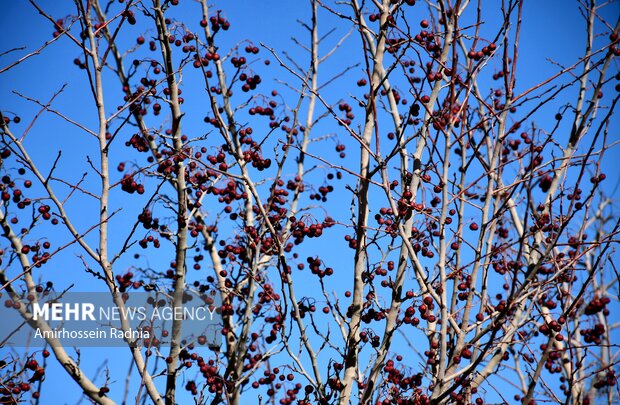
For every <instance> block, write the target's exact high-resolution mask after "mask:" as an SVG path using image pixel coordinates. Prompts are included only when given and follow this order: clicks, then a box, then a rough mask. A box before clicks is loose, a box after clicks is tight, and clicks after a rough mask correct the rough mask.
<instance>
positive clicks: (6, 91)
mask: <svg viewBox="0 0 620 405" xmlns="http://www.w3.org/2000/svg"><path fill="white" fill-rule="evenodd" d="M190 3H191V6H189V7H184V8H183V11H182V12H181V11H175V12H176V13H177V17H178V18H179V19H180V20H183V21H187V22H188V24H190V25H193V28H194V29H196V28H197V22H198V21H199V19H200V9H199V6H198V4H194V3H193V2H190ZM488 3H489V4H488V5H486V3H485V5H484V7H485V8H484V10H485V11H484V13H485V15H486V21H488V24H485V25H483V27H482V33H483V34H484V32H485V30H486V29H490V28H492V27H494V26H495V24H494V22H496V19H497V14H496V10H494V9H493V7H494V6H493V4H495V3H493V2H492V1H489V2H488ZM567 3H569V2H567V1H566V0H543V1H526V2H525V6H524V19H523V27H522V37H521V40H520V46H521V48H520V52H519V64H518V71H519V74H518V81H517V92H519V91H522V90H524V89H527V88H529V87H530V86H532V85H534V84H536V83H538V82H540V81H541V80H544V79H545V78H547V77H549V76H551V75H553V74H554V73H555V72H557V70H558V66H556V65H554V64H552V63H550V62H549V60H553V61H555V62H557V63H559V64H562V65H570V64H572V63H574V62H575V61H576V59H577V57H578V55H579V54H580V52H582V49H583V47H584V40H583V27H584V23H583V19H582V17H581V16H580V15H579V14H578V12H577V10H576V8H575V7H572V4H571V7H569V6H567ZM41 6H42V7H43V8H44V9H45V10H46V11H47V12H49V13H50V14H51V15H53V16H54V18H62V17H65V16H67V15H69V14H71V13H72V12H73V6H72V2H70V1H52V2H49V1H48V2H41ZM217 8H221V9H223V10H224V14H225V15H226V17H227V18H228V19H229V20H230V21H231V24H232V26H231V29H230V31H229V32H228V33H227V35H225V36H224V37H223V41H224V42H223V47H227V46H228V47H229V46H232V45H234V44H235V42H236V41H239V40H241V39H244V38H251V39H252V42H253V43H254V44H256V45H258V44H259V43H264V44H266V45H268V46H269V47H273V48H274V49H275V50H277V51H278V52H280V53H281V52H283V51H287V52H289V53H290V54H291V55H293V56H294V57H296V58H301V57H302V55H303V53H302V52H301V51H300V50H299V48H298V47H297V46H296V45H294V44H293V42H292V41H291V39H290V38H291V37H292V36H300V37H301V38H302V39H303V38H304V35H305V33H304V32H303V31H302V30H301V29H300V28H299V27H300V26H299V25H298V24H296V23H295V20H297V19H302V20H307V18H308V10H309V8H308V2H306V1H274V0H265V1H261V2H260V6H258V7H257V2H255V1H249V0H238V1H231V2H222V3H221V4H218V6H217ZM188 10H192V11H188ZM423 10H424V9H423V8H420V7H415V8H414V9H412V11H410V13H411V19H412V21H417V20H419V19H422V18H424V16H427V15H428V13H427V12H426V11H423ZM605 10H607V11H606V13H604V14H605V15H606V16H608V18H609V19H610V20H615V19H616V18H617V16H618V13H619V10H620V7H619V3H618V2H615V3H614V4H612V5H609V6H607V7H606V9H605ZM408 12H409V11H408ZM183 13H184V14H183ZM418 14H419V15H418ZM320 21H321V23H320V24H321V26H322V29H324V30H329V29H331V28H335V32H334V33H333V34H332V36H331V37H330V38H329V39H328V40H327V41H326V45H325V46H324V47H322V48H321V51H323V52H325V51H327V49H328V46H327V45H328V44H333V43H335V42H336V41H337V40H338V39H339V38H340V37H341V36H342V35H345V34H346V33H347V31H348V27H345V26H344V25H343V23H342V22H341V21H340V20H338V19H337V18H335V17H333V16H329V15H327V13H325V12H323V13H322V14H321V20H320ZM0 24H1V25H2V27H3V31H4V33H5V34H4V38H3V41H2V45H1V49H0V51H4V50H7V49H11V48H15V47H21V46H26V49H25V50H23V51H19V52H17V53H14V54H9V55H6V56H2V57H0V68H1V67H3V66H5V65H6V64H7V63H9V61H12V60H13V58H15V55H17V54H20V55H21V54H23V53H25V52H29V51H33V50H35V49H36V48H37V46H38V45H39V44H42V43H43V42H45V41H48V40H50V39H51V34H52V32H53V27H52V25H51V24H50V23H49V22H48V21H46V20H45V19H44V18H43V17H42V16H40V15H37V13H36V11H35V10H34V9H33V7H32V6H31V5H30V4H29V3H28V2H19V1H12V2H8V3H7V4H4V5H3V13H2V15H0ZM487 25H488V27H487ZM142 27H143V26H142ZM142 27H141V26H140V24H138V25H136V26H135V27H129V30H130V32H131V34H130V37H131V38H130V41H128V43H127V45H128V46H129V44H133V42H132V41H133V37H137V36H138V35H142V34H146V35H149V32H148V31H140V30H141V29H143V28H142ZM151 34H152V32H151ZM355 35H356V34H354V35H353V36H352V37H351V41H349V42H347V44H346V45H345V46H344V47H343V48H342V49H341V50H340V51H339V54H338V56H335V57H334V58H333V59H332V60H331V61H330V62H328V63H327V64H326V65H325V68H324V70H322V74H324V76H323V77H329V76H330V75H333V74H335V73H337V72H339V71H341V70H342V68H343V67H344V66H345V63H348V61H349V60H360V58H359V52H360V51H359V49H358V47H356V45H357V44H358V42H357V38H356V36H355ZM265 54H266V51H264V50H262V51H261V56H263V57H267V56H266V55H265ZM76 57H80V54H79V51H78V50H77V49H76V48H75V47H74V46H72V45H71V44H70V43H69V41H68V40H67V39H66V38H63V39H61V40H60V41H57V42H56V43H55V44H53V45H51V46H50V47H48V48H46V49H45V50H44V51H43V52H42V54H41V55H38V56H36V57H33V58H31V59H29V60H27V61H26V62H24V63H23V64H22V65H20V66H19V67H17V68H15V69H13V70H11V71H9V72H7V73H4V74H2V75H1V76H0V104H1V106H0V108H2V110H3V111H13V112H15V113H19V115H20V116H22V122H24V121H25V122H29V120H30V119H32V117H33V116H34V115H35V114H36V113H37V111H38V109H39V108H38V107H37V106H35V105H33V104H32V103H31V102H29V101H26V100H24V99H23V98H20V97H18V96H17V95H15V94H13V93H12V91H17V92H19V93H21V94H23V95H26V96H28V97H31V98H34V99H40V100H44V101H46V100H48V99H49V98H50V97H51V95H52V94H53V93H54V92H55V91H57V90H59V89H60V87H61V86H62V84H63V83H68V86H67V88H66V90H65V91H64V92H63V94H61V95H60V96H59V97H58V99H57V101H56V102H55V103H54V105H53V106H54V108H55V109H57V110H58V111H61V112H66V113H67V114H68V116H69V117H71V118H72V119H76V120H77V121H79V122H80V123H82V124H83V125H86V126H89V127H90V128H96V114H95V111H94V106H93V105H92V103H88V101H85V100H88V97H89V94H88V91H89V90H88V88H87V82H86V79H85V77H84V75H83V74H82V71H80V70H79V69H77V68H76V67H75V66H74V65H73V59H74V58H76ZM82 59H83V57H82ZM268 59H270V60H271V62H272V65H271V66H272V67H271V68H269V69H266V68H265V67H264V66H260V71H261V73H265V75H266V78H265V79H264V82H265V87H264V88H263V90H264V91H268V90H269V89H271V88H272V87H275V84H276V80H277V79H281V80H289V81H292V80H293V78H292V77H291V75H290V74H288V73H286V72H283V71H282V70H280V69H278V68H277V67H276V65H277V64H276V63H275V62H274V58H272V57H268ZM257 63H261V62H260V61H259V62H257ZM617 67H618V66H617V64H616V65H614V66H613V68H615V69H616V70H617ZM258 69H259V67H257V70H258ZM491 70H492V69H491ZM358 71H359V75H360V77H361V76H362V70H361V67H360V68H358ZM188 77H189V78H191V73H190V74H189V75H188ZM188 80H189V79H188ZM110 83H114V82H113V81H110ZM349 85H350V84H348V83H347V82H343V81H338V80H336V81H335V82H334V83H333V84H332V85H331V86H330V87H329V88H327V89H326V94H327V95H328V97H329V98H331V99H336V98H337V97H338V95H339V94H342V97H346V96H347V95H348V93H349V91H352V90H350V88H348V87H346V86H349ZM118 87H119V86H118V85H117V84H114V85H111V86H110V87H109V89H110V90H109V92H108V93H107V97H108V99H109V103H108V105H110V106H115V105H117V104H119V103H118V101H116V99H115V97H118V95H119V94H120V89H119V88H118ZM278 89H279V91H282V92H283V94H285V95H287V93H286V90H281V86H278ZM184 91H185V92H186V96H187V99H188V100H190V101H191V100H192V99H194V100H198V97H200V94H202V89H201V88H200V86H197V87H196V88H191V87H189V86H188V87H186V88H184ZM605 91H606V93H607V92H609V94H611V93H613V92H614V90H613V86H609V87H608V88H606V89H605ZM289 94H290V93H289ZM567 94H571V93H570V91H569V92H567ZM605 97H608V95H607V94H606V95H605ZM561 106H562V103H561V101H560V100H556V101H554V102H552V103H550V104H549V106H548V107H545V108H543V109H541V110H540V112H539V113H537V114H536V116H535V117H534V119H535V120H538V121H539V122H541V124H542V125H548V123H549V121H550V120H553V115H554V114H555V113H556V112H558V109H559V108H560V107H561ZM186 108H187V113H188V118H187V119H186V120H185V121H184V125H185V132H187V133H188V134H191V135H194V136H197V135H200V134H202V133H203V132H204V131H205V126H204V124H202V121H201V120H202V117H203V116H204V115H206V114H207V113H208V107H207V105H206V104H204V105H201V104H200V103H199V102H196V103H194V104H191V103H190V102H188V103H187V105H186ZM618 124H619V122H618V118H617V116H616V117H615V118H614V119H613V121H612V126H611V127H612V129H613V128H618V127H620V126H619V125H618ZM19 128H20V129H22V130H23V129H24V128H25V124H22V126H21V127H19ZM319 129H320V130H324V131H325V132H326V134H328V133H331V132H335V131H336V130H334V129H333V128H328V127H325V128H322V127H319ZM562 133H565V134H568V128H564V130H563V131H559V132H558V134H562ZM566 136H568V135H566ZM610 136H612V137H614V138H613V139H615V140H620V136H618V134H617V132H613V130H612V132H611V133H610ZM558 141H559V140H558ZM26 145H27V147H29V148H30V152H31V154H32V157H33V159H34V160H35V161H39V162H42V164H41V166H42V169H43V171H44V172H46V171H47V170H49V168H50V167H51V164H52V161H53V158H54V157H55V156H56V154H57V152H58V151H59V150H60V151H62V158H61V160H60V164H59V166H58V170H57V173H58V176H59V177H65V178H68V179H73V180H74V181H75V180H77V179H79V178H80V177H81V175H82V174H83V173H85V172H87V171H88V167H87V164H86V155H87V153H85V152H84V151H88V150H93V149H92V148H93V147H94V146H95V140H94V139H92V138H89V137H88V136H87V135H84V133H81V132H79V131H76V129H75V128H74V127H73V126H71V125H69V124H67V123H66V122H64V121H62V120H60V119H58V118H57V117H54V116H53V115H52V114H49V113H48V114H43V115H42V116H41V117H40V118H39V119H38V121H37V123H36V125H35V127H34V128H33V130H32V131H31V133H30V134H29V135H28V138H27V141H26ZM334 145H335V142H334ZM328 148H329V152H330V153H333V150H332V149H333V148H332V144H329V147H328ZM316 151H317V152H322V150H321V149H320V147H319V148H318V149H316ZM348 152H349V153H350V156H349V158H348V159H354V156H355V152H354V151H353V150H350V151H348ZM92 158H96V156H92ZM618 158H620V154H619V152H618V148H613V149H612V150H610V151H609V153H608V156H607V165H608V166H606V167H607V168H608V170H607V173H608V176H609V178H610V179H609V182H608V183H607V184H606V187H609V191H610V192H614V191H615V186H616V185H617V184H618V181H619V180H620V176H619V174H618V173H619V171H617V170H616V167H615V166H614V165H613V162H614V161H617V159H618ZM128 159H133V155H129V152H126V151H123V149H119V152H118V154H117V155H115V156H114V157H113V166H116V164H118V163H119V162H121V161H125V160H128ZM346 162H350V160H346ZM116 174H117V173H115V175H116ZM118 177H119V178H120V174H118ZM320 177H321V176H319V175H317V178H320ZM84 184H85V185H86V187H93V188H95V189H96V187H97V184H98V183H97V179H96V178H95V177H94V176H93V174H92V173H90V174H89V176H87V177H86V180H85V183H84ZM616 196H617V195H616ZM113 198H114V199H113V202H114V203H115V204H116V206H117V207H119V208H120V207H122V208H123V211H122V212H121V213H119V214H118V220H117V221H116V222H112V223H111V229H112V235H114V237H115V238H117V240H113V241H111V244H112V245H113V246H119V244H120V243H122V240H123V238H122V236H124V234H122V233H121V231H120V230H121V229H122V227H123V224H124V223H123V220H124V218H133V217H135V215H136V213H137V212H139V210H140V209H141V205H139V204H137V203H136V202H133V203H132V204H131V205H127V204H126V203H125V201H124V200H123V196H116V197H113ZM331 199H332V200H331V201H347V202H348V201H350V200H351V196H350V193H348V192H347V191H346V190H344V187H341V189H339V190H337V191H336V192H335V193H334V196H333V197H331ZM132 201H134V200H132ZM329 204H331V202H330V203H328V207H329ZM67 209H68V211H69V212H71V213H72V215H73V216H74V218H75V219H74V221H75V222H76V223H78V224H80V225H81V226H83V227H85V226H86V225H87V224H92V223H93V221H95V220H96V216H97V214H96V213H97V201H95V200H94V199H89V198H79V199H77V198H74V199H72V200H70V201H69V203H68V204H67ZM317 216H319V217H320V215H317ZM343 217H344V218H346V214H345V215H343ZM115 230H119V231H118V233H115ZM330 232H333V236H330V238H332V239H329V240H327V242H326V241H322V242H310V243H309V244H308V246H307V248H308V251H310V252H312V251H321V255H322V257H324V260H325V261H326V262H329V263H330V265H332V266H333V267H335V268H336V269H338V268H349V267H350V263H351V257H352V253H351V252H352V251H350V250H348V249H346V244H345V242H344V241H343V239H342V236H343V235H344V231H343V230H342V229H340V230H333V231H332V230H330ZM117 235H118V236H117ZM55 236H56V235H55ZM58 237H59V238H60V239H62V240H68V238H69V236H68V235H66V234H63V233H62V231H59V234H58ZM89 240H94V239H92V238H90V239H89ZM333 240H336V241H337V243H340V245H333V242H330V241H333ZM150 252H152V250H150V251H149V255H141V258H140V265H141V266H145V267H158V266H159V267H161V266H163V267H165V266H166V263H168V262H169V257H170V256H169V255H168V256H166V255H165V254H159V255H158V254H152V253H150ZM343 252H344V253H343ZM131 264H132V261H131V260H130V259H129V258H128V259H126V260H124V261H121V262H120V266H125V267H127V268H128V267H129V266H130V265H131ZM45 271H46V273H45V277H46V278H49V279H53V280H55V281H56V282H57V288H66V287H67V286H69V285H70V284H72V283H75V284H77V285H78V286H79V288H80V289H81V290H83V291H88V290H93V291H94V290H100V289H102V288H103V286H101V285H100V283H99V282H97V281H96V280H94V279H93V278H92V277H90V276H88V275H86V274H85V273H84V272H83V271H81V269H80V260H79V258H78V257H76V254H75V252H74V251H71V250H69V251H65V252H63V253H62V254H61V255H59V257H58V258H57V260H55V264H54V265H53V266H49V267H48V268H46V269H45ZM297 277H299V278H298V281H297V283H298V285H303V284H304V283H305V281H308V282H309V281H310V280H313V279H312V278H311V277H310V275H309V272H304V273H299V275H298V276H297ZM332 282H334V285H335V286H336V287H335V289H338V288H339V287H340V286H341V285H349V284H350V280H349V277H347V274H346V273H345V274H341V275H337V276H336V277H335V278H334V279H332ZM308 285H310V284H308ZM303 293H305V294H307V295H311V294H312V293H313V291H311V289H310V290H308V291H303ZM302 295H303V294H302ZM80 353H81V356H82V359H83V362H82V366H83V368H84V370H85V372H86V373H87V374H88V375H89V376H91V378H95V377H94V376H95V375H96V374H97V373H98V372H100V370H101V368H100V367H101V366H102V365H103V364H102V361H101V360H100V359H102V358H103V357H104V356H102V349H93V348H82V349H80ZM105 355H106V357H108V359H109V360H106V362H107V363H105V364H107V365H108V366H110V367H111V369H113V370H114V373H113V378H112V379H113V380H114V381H116V382H115V387H116V389H115V390H114V395H113V398H114V399H116V400H120V397H119V396H121V395H122V389H119V388H118V387H121V386H122V385H123V384H124V380H123V379H124V377H125V374H126V370H127V369H129V359H128V357H127V350H124V349H117V348H114V349H112V348H106V349H105ZM322 360H325V361H327V359H322ZM48 370H49V371H48V374H47V380H46V382H45V384H44V392H43V397H44V398H47V399H44V400H43V401H42V403H44V404H60V403H68V404H73V403H77V402H79V400H80V393H79V391H78V390H77V389H76V388H75V385H73V384H74V383H73V382H72V381H71V380H70V378H69V377H68V376H67V375H66V374H65V373H64V372H63V371H62V370H60V369H59V368H58V366H57V365H56V364H55V363H53V364H51V365H50V368H49V369H48ZM133 378H137V377H136V374H135V373H134V376H133ZM96 379H97V380H98V381H99V382H101V381H102V376H101V374H99V375H98V377H97V378H96ZM50 398H54V400H53V401H52V400H50Z"/></svg>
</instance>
